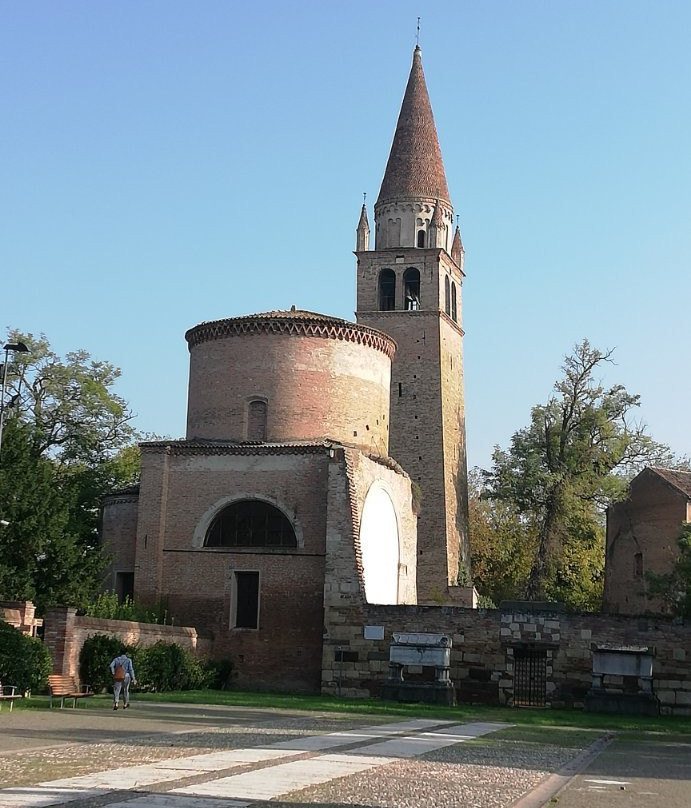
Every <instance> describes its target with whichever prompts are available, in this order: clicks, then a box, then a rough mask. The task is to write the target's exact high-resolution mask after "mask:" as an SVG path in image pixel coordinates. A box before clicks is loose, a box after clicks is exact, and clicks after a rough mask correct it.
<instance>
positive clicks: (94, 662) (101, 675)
mask: <svg viewBox="0 0 691 808" xmlns="http://www.w3.org/2000/svg"><path fill="white" fill-rule="evenodd" d="M123 649H124V650H125V651H126V653H128V654H130V655H132V653H133V651H134V649H133V648H132V647H131V646H125V645H124V643H123V642H122V640H120V639H118V637H113V636H110V635H107V634H94V635H93V636H91V637H88V638H87V639H86V640H85V642H84V645H83V646H82V650H81V651H80V652H79V677H80V679H81V681H82V682H84V684H88V685H91V687H92V688H93V690H94V692H96V693H101V692H102V691H104V690H108V689H110V687H111V685H112V684H113V675H112V673H111V672H110V668H109V667H108V666H109V665H110V663H111V662H112V661H113V659H114V658H115V657H116V656H119V655H120V654H121V653H122V651H123ZM136 671H137V669H136V668H135V672H136Z"/></svg>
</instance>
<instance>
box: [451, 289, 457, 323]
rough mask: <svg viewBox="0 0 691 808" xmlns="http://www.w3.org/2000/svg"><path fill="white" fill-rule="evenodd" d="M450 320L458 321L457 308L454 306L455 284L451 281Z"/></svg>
mask: <svg viewBox="0 0 691 808" xmlns="http://www.w3.org/2000/svg"><path fill="white" fill-rule="evenodd" d="M451 319H452V320H453V321H454V323H455V322H457V321H458V307H457V305H456V284H455V283H454V282H453V281H451Z"/></svg>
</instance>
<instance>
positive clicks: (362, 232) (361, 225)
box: [355, 202, 369, 251]
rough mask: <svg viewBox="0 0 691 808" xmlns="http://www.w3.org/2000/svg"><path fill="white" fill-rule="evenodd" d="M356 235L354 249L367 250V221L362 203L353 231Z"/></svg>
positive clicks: (365, 209)
mask: <svg viewBox="0 0 691 808" xmlns="http://www.w3.org/2000/svg"><path fill="white" fill-rule="evenodd" d="M355 232H356V234H357V236H356V240H355V249H356V250H358V251H359V250H369V222H368V221H367V207H366V205H365V203H364V202H363V203H362V210H361V211H360V221H359V222H358V225H357V230H356V231H355Z"/></svg>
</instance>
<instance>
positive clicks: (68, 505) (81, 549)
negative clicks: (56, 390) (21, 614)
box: [0, 419, 105, 612]
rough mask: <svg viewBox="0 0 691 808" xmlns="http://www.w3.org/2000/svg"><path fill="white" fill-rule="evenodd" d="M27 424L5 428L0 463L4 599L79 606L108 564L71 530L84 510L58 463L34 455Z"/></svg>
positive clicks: (0, 590)
mask: <svg viewBox="0 0 691 808" xmlns="http://www.w3.org/2000/svg"><path fill="white" fill-rule="evenodd" d="M31 432H32V428H31V426H30V425H28V424H22V423H21V422H18V421H17V420H16V419H11V420H10V421H8V422H7V423H6V425H5V430H4V434H3V445H2V463H1V464H0V513H1V514H2V518H3V519H5V520H6V521H8V522H9V524H8V525H7V526H5V527H3V528H2V529H0V599H6V600H33V601H34V602H35V603H36V606H37V608H38V610H39V612H43V611H44V610H45V608H46V607H47V606H50V605H55V604H60V603H65V604H70V605H81V604H83V603H86V602H88V600H89V599H90V598H91V597H92V596H93V594H94V593H95V592H96V591H97V589H98V585H99V582H100V577H101V572H102V569H103V567H104V564H105V559H104V558H103V556H102V554H101V552H100V550H99V549H98V548H97V547H96V546H95V544H94V538H95V537H92V536H88V535H87V536H84V535H80V534H78V533H76V532H75V531H74V529H73V524H72V523H73V518H72V514H73V512H74V511H75V510H76V509H78V508H80V507H81V503H79V502H77V501H75V498H74V497H73V496H72V493H71V492H70V491H69V490H67V491H66V490H65V488H64V487H62V486H61V484H60V479H59V476H58V474H57V469H56V466H55V463H54V461H52V460H50V459H48V458H44V457H39V458H35V457H33V456H32V454H31Z"/></svg>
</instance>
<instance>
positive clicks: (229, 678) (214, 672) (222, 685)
mask: <svg viewBox="0 0 691 808" xmlns="http://www.w3.org/2000/svg"><path fill="white" fill-rule="evenodd" d="M203 667H204V685H203V686H204V687H209V688H211V689H212V690H230V689H231V687H232V685H233V679H234V678H235V673H236V672H235V670H234V668H233V663H232V662H231V661H230V660H229V659H207V660H205V661H204V663H203Z"/></svg>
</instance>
